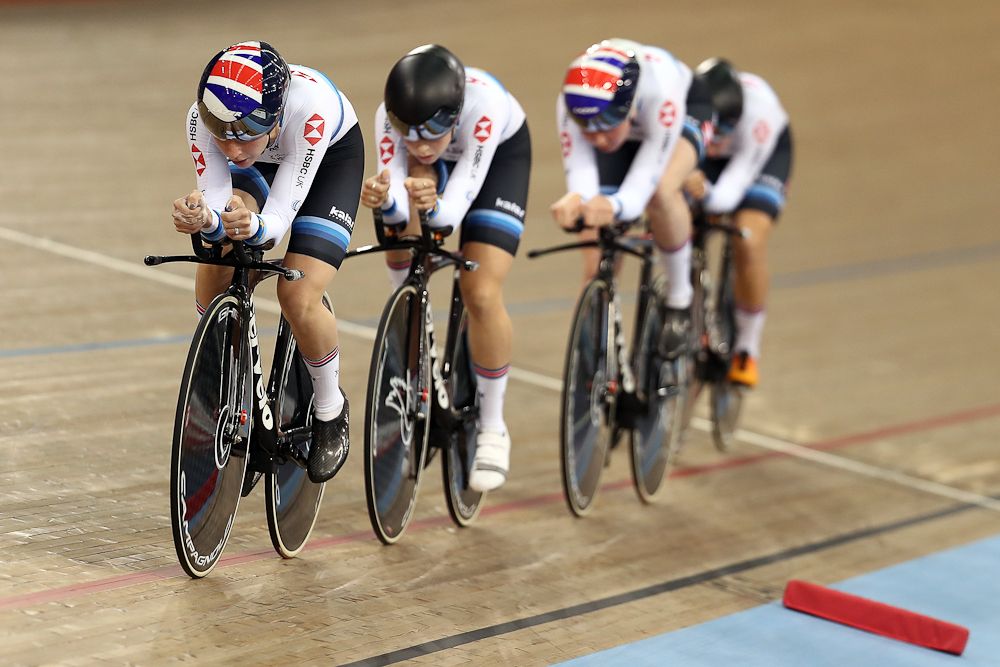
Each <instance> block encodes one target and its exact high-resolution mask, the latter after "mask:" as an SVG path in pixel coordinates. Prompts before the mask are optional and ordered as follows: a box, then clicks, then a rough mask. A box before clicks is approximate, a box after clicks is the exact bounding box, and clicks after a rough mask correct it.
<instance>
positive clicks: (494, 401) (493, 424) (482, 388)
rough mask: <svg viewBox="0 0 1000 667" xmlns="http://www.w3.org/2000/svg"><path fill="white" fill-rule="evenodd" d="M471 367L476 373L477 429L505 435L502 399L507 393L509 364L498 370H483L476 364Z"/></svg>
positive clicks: (505, 425)
mask: <svg viewBox="0 0 1000 667" xmlns="http://www.w3.org/2000/svg"><path fill="white" fill-rule="evenodd" d="M472 367H473V369H474V370H475V373H476V387H477V389H476V390H477V392H478V393H479V429H480V430H481V431H495V432H497V433H506V432H507V424H506V423H505V422H504V420H503V397H504V393H505V392H506V391H507V371H509V370H510V364H505V365H503V366H501V367H500V368H483V367H482V366H479V365H477V364H473V365H472Z"/></svg>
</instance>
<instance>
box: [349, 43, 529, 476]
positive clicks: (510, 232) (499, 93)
mask: <svg viewBox="0 0 1000 667" xmlns="http://www.w3.org/2000/svg"><path fill="white" fill-rule="evenodd" d="M375 136H376V144H377V151H378V153H377V158H378V169H379V170H380V171H379V173H378V174H376V175H375V176H372V177H371V178H369V179H368V180H367V181H365V185H364V188H363V191H362V197H361V203H362V204H364V205H365V206H368V207H369V208H375V207H379V208H381V210H382V214H383V217H384V221H385V223H386V224H392V225H401V224H407V223H408V224H409V228H408V229H407V232H406V233H417V232H418V230H419V227H418V225H419V223H418V219H417V215H416V214H415V211H417V210H423V211H429V221H430V224H431V225H434V226H441V227H443V226H450V227H452V228H454V229H456V230H460V237H459V244H460V246H461V250H462V253H463V254H464V255H465V256H466V257H468V258H469V259H473V260H476V261H477V262H479V269H478V270H477V271H473V272H463V273H462V276H461V288H462V297H463V299H464V300H465V305H466V308H467V310H468V312H469V346H470V348H471V352H472V361H473V367H474V370H475V372H476V376H477V382H478V387H479V401H480V403H479V405H480V407H479V424H478V428H479V435H478V437H477V443H476V444H477V449H476V458H475V462H474V465H473V470H472V474H471V476H470V478H469V486H470V487H471V488H473V489H474V490H476V491H489V490H491V489H495V488H497V487H499V486H500V485H501V484H503V483H504V481H505V480H506V478H507V471H508V469H509V466H510V436H509V435H508V433H507V425H506V422H505V421H504V417H503V401H504V392H505V391H506V386H507V371H508V369H509V368H510V354H511V337H512V332H511V322H510V316H509V315H508V314H507V309H506V307H505V306H504V302H503V283H504V280H505V279H506V278H507V274H508V273H509V271H510V267H511V265H512V263H513V261H514V254H515V253H516V252H517V247H518V243H519V241H520V238H521V234H522V233H523V231H524V209H525V206H526V205H527V199H528V177H529V172H530V169H531V140H530V137H529V135H528V126H527V124H526V123H525V116H524V111H523V110H522V109H521V105H520V104H518V102H517V100H516V99H514V97H513V96H512V95H511V94H510V93H508V92H507V90H506V89H505V88H504V87H503V86H502V85H501V84H500V82H499V81H497V80H496V79H495V78H494V77H493V76H492V75H490V74H488V73H487V72H485V71H483V70H480V69H473V68H471V67H470V68H466V67H463V65H462V63H461V62H460V61H459V60H458V58H456V57H455V55H454V54H453V53H451V51H449V50H448V49H446V48H444V47H442V46H438V45H435V44H428V45H425V46H421V47H418V48H416V49H413V50H412V51H410V52H409V53H407V54H406V55H405V56H403V57H402V58H401V59H400V60H399V61H398V62H397V63H396V64H395V65H394V66H393V68H392V70H391V71H390V72H389V76H388V78H387V80H386V84H385V101H384V103H383V104H382V105H380V106H379V108H378V111H377V112H376V114H375ZM386 261H387V264H388V269H389V274H390V279H391V281H392V283H393V286H398V285H400V284H402V282H403V280H404V279H405V278H406V275H407V273H408V271H409V261H410V256H409V253H408V252H402V253H400V252H397V253H387V258H386Z"/></svg>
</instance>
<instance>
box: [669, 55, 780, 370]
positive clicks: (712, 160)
mask: <svg viewBox="0 0 1000 667" xmlns="http://www.w3.org/2000/svg"><path fill="white" fill-rule="evenodd" d="M695 78H696V79H699V80H701V81H703V82H704V85H705V86H706V87H707V88H708V90H709V91H710V93H711V96H712V104H713V107H714V108H715V113H716V116H717V120H716V124H715V132H714V137H713V138H712V140H711V141H710V142H709V144H708V146H707V147H706V154H707V155H706V158H705V160H704V161H703V162H702V164H701V170H700V171H697V172H695V173H694V174H692V175H691V177H690V178H689V179H688V182H687V183H686V185H685V189H686V190H687V192H688V193H689V194H690V195H691V196H692V197H693V198H695V199H700V200H701V201H702V203H703V208H704V211H705V213H707V214H708V215H719V214H725V213H731V214H733V222H734V224H736V225H737V226H739V227H741V228H743V229H746V230H749V232H750V235H749V236H748V237H747V238H737V239H735V242H734V253H733V264H734V267H735V270H736V273H735V275H734V278H735V280H734V282H733V291H734V298H735V301H736V327H737V337H736V344H735V346H734V348H733V349H734V350H735V351H736V355H735V356H734V357H733V362H732V365H731V366H730V369H729V379H730V381H732V382H736V383H739V384H742V385H745V386H747V387H753V386H756V384H757V381H758V370H757V359H759V358H760V338H761V333H762V331H763V329H764V318H765V313H766V310H765V304H766V301H767V290H768V272H767V239H768V236H769V235H770V232H771V227H772V226H773V225H774V223H775V221H777V219H778V216H779V215H780V214H781V210H782V208H783V207H784V205H785V192H786V188H787V184H788V179H789V175H790V173H791V166H792V134H791V130H790V129H789V125H788V114H787V113H786V112H785V109H784V108H782V106H781V102H780V101H779V100H778V96H777V95H775V93H774V91H773V90H772V89H771V87H770V86H769V85H768V84H767V82H766V81H764V79H762V78H760V77H759V76H756V75H754V74H749V73H746V72H738V71H737V70H735V69H734V68H733V66H732V64H730V63H729V62H728V61H726V60H722V59H720V58H710V59H708V60H706V61H705V62H703V63H702V64H701V65H699V66H698V69H697V70H696V72H695Z"/></svg>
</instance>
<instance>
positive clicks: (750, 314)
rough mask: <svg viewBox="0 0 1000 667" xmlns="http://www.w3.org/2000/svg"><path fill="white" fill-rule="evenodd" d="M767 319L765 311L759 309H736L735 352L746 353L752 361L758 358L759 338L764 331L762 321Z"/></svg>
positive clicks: (738, 307)
mask: <svg viewBox="0 0 1000 667" xmlns="http://www.w3.org/2000/svg"><path fill="white" fill-rule="evenodd" d="M765 319H767V311H766V310H765V309H764V308H763V307H761V308H760V309H759V310H744V309H743V308H741V307H740V306H737V307H736V348H735V349H736V351H737V352H744V351H745V352H746V353H747V354H749V355H750V356H751V357H753V358H754V359H759V358H760V337H761V334H762V333H763V331H764V320H765Z"/></svg>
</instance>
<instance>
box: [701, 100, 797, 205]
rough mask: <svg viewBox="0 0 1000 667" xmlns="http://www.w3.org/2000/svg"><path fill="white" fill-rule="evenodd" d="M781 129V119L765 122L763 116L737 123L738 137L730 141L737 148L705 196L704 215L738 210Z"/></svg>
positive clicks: (765, 119) (769, 154) (783, 126)
mask: <svg viewBox="0 0 1000 667" xmlns="http://www.w3.org/2000/svg"><path fill="white" fill-rule="evenodd" d="M784 129H785V122H784V119H779V118H767V117H764V116H763V115H755V116H751V117H749V118H744V119H742V120H741V121H740V124H739V126H738V127H737V129H736V130H735V131H736V132H737V136H735V137H733V139H734V142H735V144H736V146H735V151H734V153H733V156H732V157H731V158H730V159H729V162H728V163H727V164H726V167H725V169H723V170H722V173H721V174H719V178H718V179H716V181H715V185H713V186H711V187H710V188H709V190H708V194H707V195H706V196H705V201H704V207H705V212H706V213H708V214H711V215H718V214H722V213H730V212H732V211H734V210H735V209H736V207H737V206H739V203H740V202H741V201H742V200H743V197H744V196H745V195H746V192H747V189H748V188H750V186H751V185H753V182H754V181H755V180H756V179H757V177H758V176H759V175H760V172H761V170H762V169H763V168H764V165H765V164H766V163H767V160H768V158H769V157H771V153H772V152H773V151H774V147H775V145H776V144H777V143H778V137H779V136H780V135H781V131H782V130H784Z"/></svg>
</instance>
